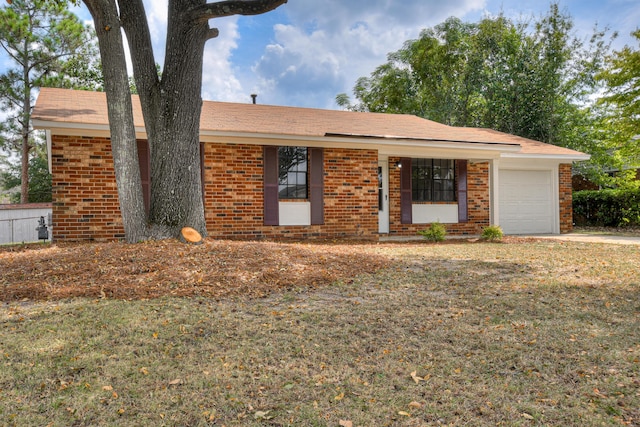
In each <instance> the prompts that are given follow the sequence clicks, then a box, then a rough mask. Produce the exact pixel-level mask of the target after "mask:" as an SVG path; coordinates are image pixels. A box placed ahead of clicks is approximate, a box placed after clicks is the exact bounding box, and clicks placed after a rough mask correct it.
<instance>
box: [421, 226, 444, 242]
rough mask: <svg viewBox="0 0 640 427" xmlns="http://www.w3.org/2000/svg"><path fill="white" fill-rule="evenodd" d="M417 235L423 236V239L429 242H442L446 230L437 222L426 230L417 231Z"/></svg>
mask: <svg viewBox="0 0 640 427" xmlns="http://www.w3.org/2000/svg"><path fill="white" fill-rule="evenodd" d="M418 234H420V235H421V236H424V238H425V239H427V240H429V241H430V242H442V241H443V240H444V236H445V235H446V234H447V229H446V227H445V226H444V225H442V224H440V223H439V222H434V223H433V224H431V226H429V228H427V229H426V230H421V231H418Z"/></svg>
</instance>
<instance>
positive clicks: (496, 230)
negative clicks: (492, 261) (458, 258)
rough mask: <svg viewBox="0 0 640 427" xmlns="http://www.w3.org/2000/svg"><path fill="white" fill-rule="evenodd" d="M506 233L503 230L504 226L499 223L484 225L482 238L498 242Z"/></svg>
mask: <svg viewBox="0 0 640 427" xmlns="http://www.w3.org/2000/svg"><path fill="white" fill-rule="evenodd" d="M503 236H504V233H503V232H502V228H500V226H499V225H490V226H488V227H484V228H483V229H482V235H481V236H480V238H481V239H482V240H488V241H490V242H497V241H500V240H502V237H503Z"/></svg>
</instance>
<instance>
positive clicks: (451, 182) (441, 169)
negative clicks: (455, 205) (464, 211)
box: [411, 159, 456, 202]
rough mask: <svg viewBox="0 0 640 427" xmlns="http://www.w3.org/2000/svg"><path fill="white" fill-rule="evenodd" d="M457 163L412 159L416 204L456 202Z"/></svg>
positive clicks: (447, 160) (412, 190) (412, 181)
mask: <svg viewBox="0 0 640 427" xmlns="http://www.w3.org/2000/svg"><path fill="white" fill-rule="evenodd" d="M455 164H456V162H455V161H454V160H450V159H411V193H412V199H413V201H414V202H455V201H456V167H455Z"/></svg>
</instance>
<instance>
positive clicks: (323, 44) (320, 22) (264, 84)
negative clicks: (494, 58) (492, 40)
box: [254, 0, 484, 108]
mask: <svg viewBox="0 0 640 427" xmlns="http://www.w3.org/2000/svg"><path fill="white" fill-rule="evenodd" d="M483 4H484V1H483V0H453V1H449V2H442V1H425V0H411V1H405V2H403V3H402V4H401V6H398V2H393V1H392V0H355V1H349V2H345V1H341V0H327V1H323V2H318V1H315V0H298V1H295V2H290V3H288V4H286V5H285V6H283V7H285V8H286V11H287V14H288V15H289V17H290V19H291V23H290V24H288V25H276V26H275V28H274V32H275V34H274V37H275V43H272V44H269V45H268V46H267V47H266V48H265V51H264V54H263V56H262V57H261V58H260V60H259V62H258V63H257V64H256V65H255V67H254V71H255V73H256V75H257V78H258V79H259V82H260V83H259V84H258V86H259V87H260V88H261V90H262V91H264V92H265V93H266V98H267V100H268V101H269V103H278V104H289V105H301V106H316V107H322V108H335V103H334V98H335V96H336V95H337V94H338V93H340V92H347V93H350V92H351V89H352V87H353V85H354V84H355V82H356V80H357V79H358V78H359V77H362V76H366V75H369V74H370V73H371V72H372V71H373V70H374V69H375V68H376V67H377V66H378V65H381V64H382V63H384V61H385V60H386V56H387V54H388V53H389V52H392V51H395V50H397V49H399V48H400V47H402V44H403V43H404V42H405V41H406V40H408V39H410V38H415V37H417V36H418V34H419V32H420V30H421V29H423V28H426V27H429V26H433V25H435V24H437V23H438V22H441V21H443V20H444V19H446V18H447V17H449V16H451V15H464V14H465V13H468V12H469V11H472V10H478V9H480V8H482V6H483Z"/></svg>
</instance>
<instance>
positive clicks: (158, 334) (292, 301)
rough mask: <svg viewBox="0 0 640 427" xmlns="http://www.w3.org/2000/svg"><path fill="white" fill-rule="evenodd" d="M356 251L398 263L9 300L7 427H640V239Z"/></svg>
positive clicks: (2, 392)
mask: <svg viewBox="0 0 640 427" xmlns="http://www.w3.org/2000/svg"><path fill="white" fill-rule="evenodd" d="M255 245H260V244H258V243H255ZM319 247H320V248H323V247H324V252H328V251H330V250H331V248H334V250H337V249H336V247H335V245H328V246H326V247H325V246H324V245H321V246H319ZM349 248H350V249H349V250H350V251H355V252H358V253H360V254H361V256H362V257H364V258H363V259H368V258H367V257H369V256H372V257H374V259H377V260H379V259H384V260H386V263H385V266H386V267H385V268H384V269H382V270H379V271H377V272H375V273H366V272H362V274H360V275H357V276H353V277H351V278H349V277H343V278H342V279H341V280H340V281H339V282H337V283H334V284H333V285H323V286H316V287H315V288H305V287H295V288H280V287H276V289H275V291H274V292H272V293H261V294H260V297H244V296H238V295H237V294H236V295H233V294H232V295H228V296H226V297H224V298H218V299H217V300H216V299H213V298H206V297H203V296H192V297H181V298H177V297H172V296H170V295H169V296H161V297H158V298H152V299H146V300H145V299H142V300H133V301H128V300H116V299H111V298H93V299H87V298H82V299H79V298H75V299H67V300H60V301H48V302H47V301H45V302H31V301H17V302H16V301H13V302H9V303H5V306H4V308H3V309H2V310H1V311H0V322H1V323H2V327H1V329H0V420H2V423H1V424H3V425H17V426H27V425H34V426H35V425H38V426H39V425H114V426H116V425H117V426H129V425H131V426H134V425H135V426H139V425H149V426H157V425H171V426H176V425H189V426H210V425H215V426H222V425H226V426H250V427H251V426H339V425H341V424H340V422H341V421H351V422H352V424H353V425H354V426H385V425H387V426H427V425H439V424H440V425H474V426H485V425H486V426H489V425H492V426H493V425H522V426H529V425H575V426H596V425H598V426H600V425H612V426H613V425H637V424H638V423H639V422H640V410H639V409H638V408H640V391H639V390H640V330H639V329H640V328H638V318H639V316H640V301H639V300H638V291H639V287H640V284H639V281H638V276H637V272H638V271H639V270H640V257H639V255H640V251H639V250H638V248H637V247H635V246H634V247H629V246H622V245H620V246H616V245H596V244H582V243H564V242H553V241H544V242H535V241H532V242H528V243H526V244H523V243H518V244H484V243H483V244H469V243H459V244H447V245H429V244H424V243H422V244H415V243H414V244H386V245H373V244H372V245H351V246H349ZM321 252H322V251H321ZM605 253H606V259H605V258H604V257H603V256H602V255H603V254H605ZM3 274H4V273H3ZM272 279H273V278H272ZM275 282H277V281H274V283H275ZM5 286H6V285H5ZM342 424H346V423H344V422H343V423H342Z"/></svg>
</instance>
